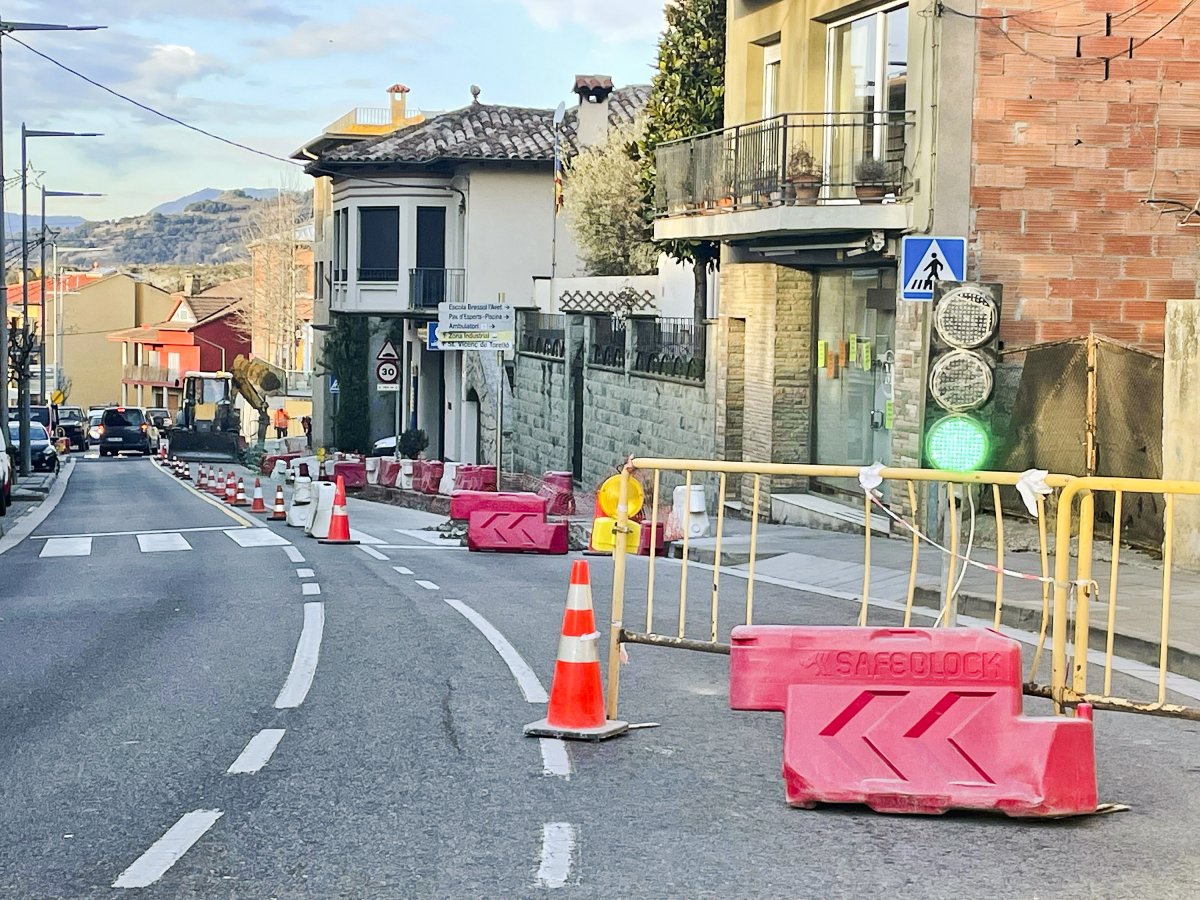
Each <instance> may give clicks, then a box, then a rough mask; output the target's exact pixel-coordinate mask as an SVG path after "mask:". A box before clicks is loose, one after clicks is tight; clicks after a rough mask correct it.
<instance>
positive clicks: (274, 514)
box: [267, 484, 287, 522]
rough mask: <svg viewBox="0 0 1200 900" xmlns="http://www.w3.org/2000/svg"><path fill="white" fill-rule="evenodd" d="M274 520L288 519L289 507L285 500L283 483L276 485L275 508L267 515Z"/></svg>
mask: <svg viewBox="0 0 1200 900" xmlns="http://www.w3.org/2000/svg"><path fill="white" fill-rule="evenodd" d="M267 518H268V519H270V520H271V521H272V522H282V521H284V520H285V519H287V507H286V505H285V504H284V502H283V485H282V484H277V485H275V508H274V509H273V510H271V514H270V515H269V516H267Z"/></svg>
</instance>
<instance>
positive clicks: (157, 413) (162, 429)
mask: <svg viewBox="0 0 1200 900" xmlns="http://www.w3.org/2000/svg"><path fill="white" fill-rule="evenodd" d="M146 421H147V423H149V425H150V449H151V450H152V451H153V452H155V453H157V452H158V448H159V446H160V445H161V444H162V439H163V435H164V434H165V433H166V431H167V429H168V428H170V427H171V413H170V411H169V410H166V409H163V408H162V407H161V406H154V407H151V408H149V409H147V410H146Z"/></svg>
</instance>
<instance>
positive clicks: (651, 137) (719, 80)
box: [637, 0, 726, 353]
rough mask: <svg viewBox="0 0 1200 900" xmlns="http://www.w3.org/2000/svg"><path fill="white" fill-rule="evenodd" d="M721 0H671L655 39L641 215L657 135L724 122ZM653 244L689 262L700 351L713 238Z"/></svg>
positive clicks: (667, 137)
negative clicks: (692, 267) (665, 21)
mask: <svg viewBox="0 0 1200 900" xmlns="http://www.w3.org/2000/svg"><path fill="white" fill-rule="evenodd" d="M725 3H726V0H671V2H669V3H668V4H667V8H666V10H665V13H666V18H667V28H666V30H665V31H664V32H663V35H662V37H661V38H660V39H659V42H658V62H657V64H656V69H657V72H656V74H655V75H654V79H653V80H652V82H651V86H650V99H649V101H648V102H647V104H646V128H645V132H644V133H643V135H642V138H641V140H640V141H638V145H637V153H638V158H639V160H640V162H641V187H642V215H643V216H644V218H645V219H646V221H647V222H652V221H653V219H654V176H655V168H654V148H655V147H657V146H658V145H659V144H661V143H662V142H663V141H673V140H676V139H678V138H686V137H691V136H693V135H697V134H702V133H704V132H706V131H714V130H716V129H719V128H722V127H723V126H724V124H725ZM659 249H660V250H662V251H663V252H665V253H667V254H668V255H669V256H671V257H672V258H674V259H677V260H679V261H680V262H691V263H692V264H693V266H694V272H695V277H696V289H695V295H694V303H693V315H694V317H695V322H696V335H697V341H698V345H697V348H696V349H697V351H698V352H701V353H703V352H704V341H703V340H702V339H701V337H700V336H702V335H703V334H704V324H703V323H704V319H705V316H706V314H707V310H708V272H709V270H710V269H712V268H715V267H716V265H717V263H718V261H719V258H720V253H719V250H720V245H719V244H717V243H716V242H714V241H663V242H660V243H659Z"/></svg>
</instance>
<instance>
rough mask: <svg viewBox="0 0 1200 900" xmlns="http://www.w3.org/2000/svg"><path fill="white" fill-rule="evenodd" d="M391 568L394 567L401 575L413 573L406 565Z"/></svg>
mask: <svg viewBox="0 0 1200 900" xmlns="http://www.w3.org/2000/svg"><path fill="white" fill-rule="evenodd" d="M392 568H393V569H395V570H396V571H397V572H399V573H400V574H401V575H411V574H412V573H413V570H412V569H410V568H408V567H407V566H392Z"/></svg>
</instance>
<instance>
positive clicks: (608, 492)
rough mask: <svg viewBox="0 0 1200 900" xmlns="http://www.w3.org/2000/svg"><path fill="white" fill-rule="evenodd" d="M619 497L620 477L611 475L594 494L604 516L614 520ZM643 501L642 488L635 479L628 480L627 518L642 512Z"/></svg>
mask: <svg viewBox="0 0 1200 900" xmlns="http://www.w3.org/2000/svg"><path fill="white" fill-rule="evenodd" d="M620 497H621V476H620V475H613V476H612V477H611V478H609V479H608V480H606V481H605V482H604V484H602V485H600V490H599V491H597V492H596V500H597V501H598V502H599V504H600V509H601V510H603V512H604V515H606V516H608V517H610V518H613V519H615V518H616V517H617V503H618V501H619V500H620ZM644 501H645V494H644V493H643V492H642V486H641V484H639V483H638V480H637V479H636V478H630V479H629V516H630V518H632V517H633V516H636V515H637V514H638V513H639V512H641V511H642V503H643V502H644Z"/></svg>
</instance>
